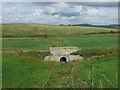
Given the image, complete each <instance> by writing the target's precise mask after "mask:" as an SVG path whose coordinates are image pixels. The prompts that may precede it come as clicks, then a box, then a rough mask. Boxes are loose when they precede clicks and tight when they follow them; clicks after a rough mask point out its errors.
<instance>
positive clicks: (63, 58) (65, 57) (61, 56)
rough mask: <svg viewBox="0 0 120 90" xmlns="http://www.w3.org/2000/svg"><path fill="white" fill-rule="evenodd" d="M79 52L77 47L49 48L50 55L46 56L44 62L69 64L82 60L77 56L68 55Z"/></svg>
mask: <svg viewBox="0 0 120 90" xmlns="http://www.w3.org/2000/svg"><path fill="white" fill-rule="evenodd" d="M78 50H80V49H79V48H77V47H50V53H51V54H52V55H50V56H46V57H45V58H44V60H45V61H58V62H69V61H73V60H82V59H83V57H81V56H79V55H70V54H71V53H73V52H76V51H78Z"/></svg>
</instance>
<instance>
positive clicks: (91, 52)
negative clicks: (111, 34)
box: [71, 48, 118, 58]
mask: <svg viewBox="0 0 120 90" xmlns="http://www.w3.org/2000/svg"><path fill="white" fill-rule="evenodd" d="M117 54H118V48H89V49H82V50H78V51H77V52H73V53H71V55H80V56H82V57H83V58H91V57H92V56H97V57H100V56H102V57H104V56H110V55H117Z"/></svg>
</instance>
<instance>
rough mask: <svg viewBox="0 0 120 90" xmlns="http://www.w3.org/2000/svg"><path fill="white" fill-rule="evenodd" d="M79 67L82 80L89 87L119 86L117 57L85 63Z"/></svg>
mask: <svg viewBox="0 0 120 90" xmlns="http://www.w3.org/2000/svg"><path fill="white" fill-rule="evenodd" d="M78 67H79V68H80V75H81V78H82V79H83V81H84V82H86V84H87V86H88V87H97V88H115V87H117V86H118V76H117V75H118V58H117V57H116V56H112V57H107V58H100V59H94V60H92V61H84V62H82V63H80V64H79V66H78ZM92 82H93V84H92Z"/></svg>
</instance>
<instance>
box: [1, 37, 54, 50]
mask: <svg viewBox="0 0 120 90" xmlns="http://www.w3.org/2000/svg"><path fill="white" fill-rule="evenodd" d="M53 42H54V41H53V40H49V39H44V38H42V39H3V42H2V43H3V48H7V49H18V50H19V49H24V50H25V49H27V50H33V49H49V47H50V45H51V44H52V43H53Z"/></svg>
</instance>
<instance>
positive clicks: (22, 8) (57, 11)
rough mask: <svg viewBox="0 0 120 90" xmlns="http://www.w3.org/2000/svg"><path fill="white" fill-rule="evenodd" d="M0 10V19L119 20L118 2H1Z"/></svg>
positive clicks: (100, 21)
mask: <svg viewBox="0 0 120 90" xmlns="http://www.w3.org/2000/svg"><path fill="white" fill-rule="evenodd" d="M104 1H105V0H104ZM0 5H1V4H0ZM0 10H2V16H0V22H2V23H40V24H54V25H58V24H66V25H67V24H83V23H84V24H85V23H86V24H94V25H96V24H97V25H98V24H100V25H101V24H117V23H118V3H117V2H2V9H1V8H0Z"/></svg>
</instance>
